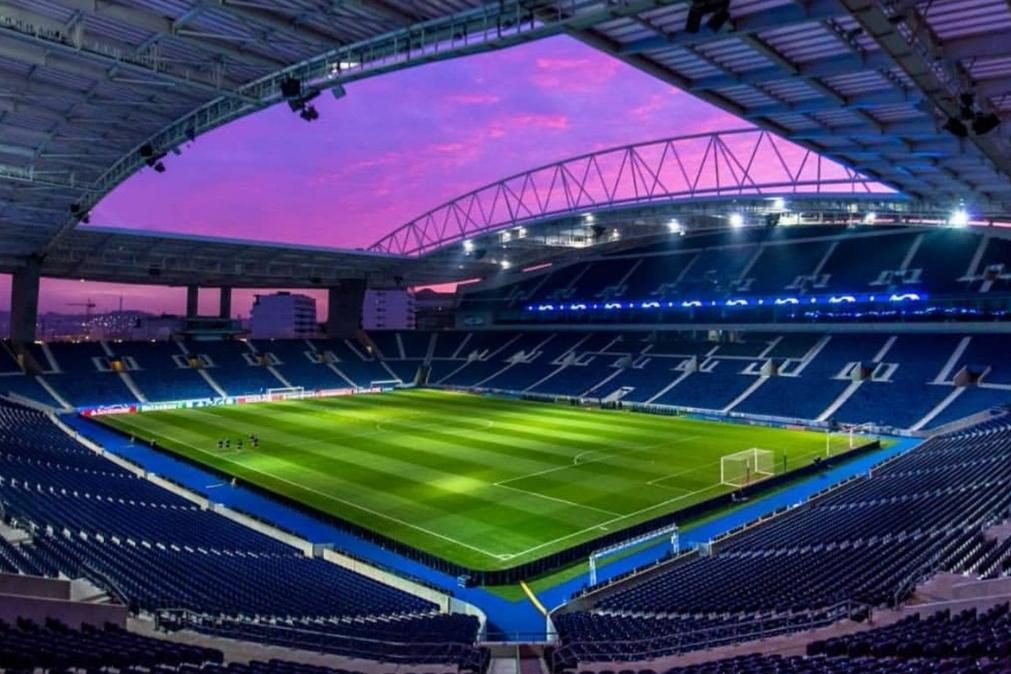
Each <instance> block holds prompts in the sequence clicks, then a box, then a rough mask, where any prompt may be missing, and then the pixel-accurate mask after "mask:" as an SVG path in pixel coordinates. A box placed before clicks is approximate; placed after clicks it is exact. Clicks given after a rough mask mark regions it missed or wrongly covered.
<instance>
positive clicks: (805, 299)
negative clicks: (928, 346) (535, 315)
mask: <svg viewBox="0 0 1011 674" xmlns="http://www.w3.org/2000/svg"><path fill="white" fill-rule="evenodd" d="M926 299H927V295H926V294H924V293H913V292H905V293H903V292H895V293H889V292H885V293H881V294H869V293H864V294H841V293H840V294H831V295H807V296H802V297H798V296H795V295H788V296H783V297H733V298H728V299H722V300H712V299H707V300H702V299H686V300H606V301H596V302H580V301H566V302H541V303H536V304H528V305H527V306H526V310H527V311H537V312H549V311H567V312H581V311H619V310H624V311H628V310H643V311H662V310H664V309H703V308H717V307H719V308H728V309H741V308H752V309H753V308H755V307H759V306H762V307H766V306H771V307H799V306H810V305H812V304H814V305H819V306H824V305H830V306H839V305H848V304H877V303H882V302H887V303H892V304H901V303H909V302H922V301H923V300H926Z"/></svg>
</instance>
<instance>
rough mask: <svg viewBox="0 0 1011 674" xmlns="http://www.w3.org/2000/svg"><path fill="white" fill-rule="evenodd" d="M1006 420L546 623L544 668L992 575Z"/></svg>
mask: <svg viewBox="0 0 1011 674" xmlns="http://www.w3.org/2000/svg"><path fill="white" fill-rule="evenodd" d="M1009 457H1011V423H1009V422H1008V421H1007V418H1006V417H998V418H996V419H993V420H990V421H987V422H984V423H982V424H979V425H977V426H975V427H973V428H971V429H967V430H963V431H959V432H956V433H952V434H948V435H943V436H937V437H935V438H933V439H931V440H928V441H927V442H925V443H924V444H922V445H921V446H920V447H918V448H917V449H915V450H913V451H911V452H909V453H907V454H905V455H902V456H900V457H899V458H897V459H895V460H893V461H891V462H890V463H888V464H886V465H885V466H883V467H881V468H879V469H878V470H876V471H875V472H874V473H873V475H871V476H870V477H865V478H864V479H860V480H857V481H855V482H851V483H848V484H846V485H844V486H842V487H840V488H839V489H837V490H835V491H833V492H830V493H829V494H828V495H826V496H824V497H822V498H819V499H816V500H814V501H810V502H808V503H806V504H804V505H803V506H801V507H798V508H794V509H791V510H789V511H787V512H786V513H785V514H782V515H780V516H779V517H776V518H773V519H772V520H769V521H768V522H766V523H763V524H760V525H758V526H756V527H753V528H751V529H748V530H746V531H745V532H743V533H741V534H738V535H736V536H732V537H730V538H728V539H726V540H725V541H720V542H718V543H717V544H716V546H715V548H714V549H713V550H712V551H711V552H706V551H694V552H691V553H688V554H685V555H683V556H681V557H679V558H677V559H676V560H673V561H671V562H669V563H667V564H665V565H662V566H661V567H659V568H657V569H653V570H649V571H646V572H644V573H643V574H641V576H639V577H635V578H633V579H630V580H626V581H624V582H621V583H617V584H616V585H614V586H612V587H604V588H602V589H600V590H597V591H595V592H593V593H591V594H590V595H588V598H584V599H582V600H581V601H580V602H578V603H577V604H574V605H573V606H577V605H581V606H582V608H581V609H577V610H569V611H565V610H563V611H562V612H561V613H559V614H557V615H556V616H555V625H556V627H557V629H558V631H559V633H560V635H561V637H562V643H563V646H562V647H561V648H559V649H558V650H557V651H556V652H555V653H554V654H553V658H554V661H553V663H554V666H555V667H556V668H564V667H570V666H574V665H575V663H577V662H585V661H599V660H634V659H639V658H644V657H655V656H657V655H662V654H669V653H677V652H682V651H685V650H691V649H694V648H704V647H709V646H712V645H714V644H719V643H723V642H729V641H740V640H744V639H746V638H747V637H748V636H749V635H754V634H758V633H761V634H764V635H768V634H770V633H775V632H776V631H788V630H792V629H798V628H799V626H801V625H804V626H811V625H816V624H820V623H823V622H831V621H832V620H833V619H834V618H835V617H837V616H838V615H839V611H840V609H841V607H845V610H846V611H848V612H852V611H853V610H854V608H855V607H863V608H862V609H860V610H862V611H866V610H869V609H870V608H872V607H878V606H895V605H897V604H899V603H900V602H901V601H903V600H904V599H906V598H907V597H908V596H909V595H910V594H911V592H912V590H913V588H914V586H915V584H916V583H917V582H918V581H919V580H921V579H923V578H924V577H926V576H927V575H929V574H931V573H934V572H937V571H940V570H947V571H955V572H973V573H978V572H982V573H983V574H987V575H994V574H999V573H1002V571H1003V569H1004V568H1006V567H1007V564H1008V544H1007V543H1006V541H1005V542H1004V543H998V542H997V541H995V540H993V539H988V538H986V537H984V536H983V535H982V534H981V531H982V530H983V529H984V528H986V527H987V526H989V525H993V524H995V523H998V522H1001V521H1003V520H1005V519H1007V518H1008V516H1009V515H1011V490H1009V489H1008V484H1009V481H1011V472H1009V471H1008V462H1007V459H1008V458H1009Z"/></svg>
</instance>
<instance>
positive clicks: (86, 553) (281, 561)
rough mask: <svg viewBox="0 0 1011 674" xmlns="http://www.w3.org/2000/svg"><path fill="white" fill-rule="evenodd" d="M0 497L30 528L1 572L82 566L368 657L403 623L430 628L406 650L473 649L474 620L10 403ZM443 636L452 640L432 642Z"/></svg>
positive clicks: (240, 620) (110, 580)
mask: <svg viewBox="0 0 1011 674" xmlns="http://www.w3.org/2000/svg"><path fill="white" fill-rule="evenodd" d="M0 506H2V512H3V515H4V517H5V519H6V520H7V521H8V522H9V523H12V524H14V525H16V526H18V527H19V528H22V529H25V530H27V531H29V532H30V533H31V542H30V544H21V545H18V546H16V547H15V546H11V545H4V546H0V566H2V567H4V568H5V569H6V570H8V571H19V572H26V573H38V574H41V575H56V573H61V574H63V575H64V576H66V577H71V578H76V577H82V576H83V577H88V578H90V579H92V581H93V582H95V583H97V584H99V585H101V586H103V587H105V588H106V589H108V590H109V591H110V592H111V593H113V594H115V595H117V596H118V597H119V598H120V599H122V600H123V601H124V602H125V603H127V604H128V605H129V606H130V607H131V608H132V609H134V610H149V611H160V610H164V609H185V610H188V611H192V612H194V613H197V614H201V615H203V616H206V617H208V619H210V620H211V623H209V624H213V625H214V630H215V632H216V633H226V632H230V633H232V634H233V635H234V636H243V635H246V636H249V633H248V629H249V626H248V623H249V622H250V621H252V620H253V619H254V618H255V619H256V620H258V621H260V622H261V623H268V624H269V623H274V622H277V621H283V622H286V623H288V624H293V623H299V622H301V623H304V624H309V623H312V625H313V629H314V630H316V631H318V632H323V633H326V634H327V635H329V636H328V638H332V640H333V641H334V643H343V644H344V650H342V651H340V652H346V653H348V654H352V651H354V652H356V653H357V654H359V655H363V656H370V655H374V654H375V649H376V648H380V646H377V645H376V644H375V643H374V642H375V641H377V640H378V641H386V638H387V636H388V634H389V633H393V632H397V631H398V630H400V631H401V632H402V634H400V638H401V640H403V641H409V639H407V637H406V633H407V632H413V633H415V634H427V635H429V637H430V638H429V639H428V640H427V641H426V642H425V645H424V648H423V649H422V652H421V653H417V652H416V651H415V650H414V649H413V648H411V647H410V646H409V645H408V646H405V647H398V649H399V652H401V653H402V655H403V657H404V659H405V661H410V662H415V661H418V660H416V659H413V658H415V657H416V656H417V657H422V656H424V657H425V658H429V659H428V660H425V661H431V662H449V661H450V660H452V661H456V660H455V659H454V658H456V659H469V658H472V657H473V656H474V653H473V649H471V648H470V646H469V644H470V643H472V642H473V640H474V637H475V634H476V630H477V623H476V620H474V619H472V618H462V617H449V618H447V617H444V616H442V615H440V614H439V613H438V612H437V607H436V606H435V605H434V604H432V603H430V602H428V601H426V600H423V599H420V598H418V597H415V596H414V595H411V594H408V593H406V592H403V591H401V590H398V589H395V588H393V587H389V586H387V585H383V584H381V583H379V582H378V581H375V580H372V579H370V578H367V577H365V576H362V575H359V574H357V573H354V572H352V571H349V570H347V569H345V568H343V567H340V566H337V565H335V564H331V563H329V562H326V561H323V560H321V559H315V558H309V557H305V556H304V555H302V554H301V553H300V552H298V551H297V550H295V549H294V548H291V547H289V546H287V545H285V544H282V543H279V542H277V541H276V540H274V539H272V538H270V537H268V536H265V535H263V534H260V533H258V532H255V531H253V530H251V529H247V528H245V527H243V526H240V525H238V524H236V523H234V522H232V521H231V520H229V519H226V518H223V517H221V516H219V515H217V514H213V513H211V512H209V511H205V510H201V509H200V508H198V507H196V506H194V505H192V504H190V503H189V502H188V501H186V500H184V499H182V498H181V497H178V496H175V495H173V494H171V493H169V492H166V491H164V490H162V489H160V488H159V487H157V486H155V485H154V484H153V483H150V482H147V481H145V480H144V479H142V478H139V477H136V476H134V475H132V474H131V473H128V472H127V471H125V470H123V469H121V468H119V467H118V466H116V465H115V464H113V463H111V462H109V461H107V460H106V459H104V458H102V457H100V456H98V455H97V454H94V453H92V452H90V451H89V450H87V449H86V448H84V447H83V446H81V445H80V444H78V443H77V442H76V441H74V440H72V439H71V438H70V437H69V436H67V435H65V434H64V433H62V432H61V431H60V430H59V429H58V428H57V427H56V426H55V425H53V424H52V423H51V422H50V421H49V420H48V418H47V417H46V416H45V415H43V414H41V413H39V412H36V411H34V410H27V409H22V408H19V407H14V406H11V405H8V404H0ZM279 638H280V637H279ZM264 639H265V640H269V639H268V637H267V635H266V634H265V635H264ZM342 640H343V641H342ZM446 642H451V643H452V644H454V648H452V649H443V650H437V652H433V651H432V649H431V648H430V647H429V644H431V643H446ZM281 643H283V641H282V642H281ZM362 644H365V645H364V646H363V645H362ZM356 649H357V650H356ZM436 657H438V658H441V659H431V658H436ZM446 658H449V660H447V659H446Z"/></svg>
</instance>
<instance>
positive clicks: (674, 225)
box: [667, 218, 685, 236]
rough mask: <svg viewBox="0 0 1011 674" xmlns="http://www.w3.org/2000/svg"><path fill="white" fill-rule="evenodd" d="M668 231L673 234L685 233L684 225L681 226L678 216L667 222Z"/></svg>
mask: <svg viewBox="0 0 1011 674" xmlns="http://www.w3.org/2000/svg"><path fill="white" fill-rule="evenodd" d="M667 231H668V232H670V233H671V234H680V235H681V236H684V235H685V230H684V227H682V226H681V223H680V222H678V219H677V218H673V219H672V220H671V221H670V222H668V223H667Z"/></svg>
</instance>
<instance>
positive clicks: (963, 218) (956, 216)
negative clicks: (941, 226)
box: [948, 208, 969, 227]
mask: <svg viewBox="0 0 1011 674" xmlns="http://www.w3.org/2000/svg"><path fill="white" fill-rule="evenodd" d="M948 224H949V225H951V226H952V227H965V226H966V225H968V224H969V214H968V213H967V212H966V211H965V209H964V208H959V209H958V210H956V211H953V212H952V214H951V216H950V217H949V218H948Z"/></svg>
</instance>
